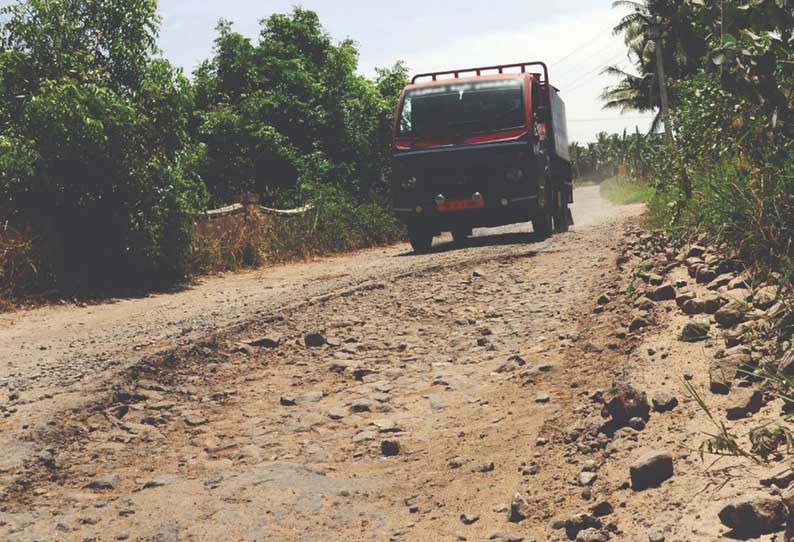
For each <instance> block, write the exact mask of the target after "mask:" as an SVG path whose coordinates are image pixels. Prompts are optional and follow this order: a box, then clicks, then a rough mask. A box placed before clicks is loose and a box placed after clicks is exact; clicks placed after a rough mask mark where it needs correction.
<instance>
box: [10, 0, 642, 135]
mask: <svg viewBox="0 0 794 542" xmlns="http://www.w3.org/2000/svg"><path fill="white" fill-rule="evenodd" d="M9 3H10V1H9V0H0V5H4V4H5V5H7V4H9ZM298 3H299V4H300V5H301V6H302V7H304V8H306V9H311V10H314V11H316V12H317V13H318V14H319V16H320V20H321V21H322V23H323V25H324V26H325V28H326V30H328V32H329V33H330V34H331V36H332V37H333V38H334V40H336V41H341V40H343V39H345V38H352V39H353V40H355V41H356V42H357V44H358V47H359V51H360V55H361V56H360V63H359V71H360V72H361V73H362V74H364V75H367V76H373V75H374V73H375V72H374V70H375V68H376V67H378V66H391V65H393V64H394V63H395V62H396V61H397V60H404V61H405V62H406V64H407V65H408V67H409V68H410V70H411V72H412V73H419V72H426V71H443V70H448V69H456V68H466V67H472V66H478V65H479V66H482V65H494V64H507V63H513V62H522V61H529V60H544V61H546V62H548V63H549V65H550V79H551V82H552V84H554V85H555V86H556V87H558V88H559V89H560V90H561V93H562V94H561V95H562V97H563V99H564V100H565V102H566V107H567V113H568V132H569V135H570V137H571V139H572V140H573V141H579V142H582V143H586V142H588V141H592V140H594V139H595V134H597V133H598V132H601V131H606V132H622V131H623V130H624V129H628V130H630V131H633V130H634V129H635V127H636V126H639V129H640V130H642V131H646V130H647V129H648V127H649V126H650V117H651V116H650V115H647V114H645V115H640V114H638V113H636V112H628V113H626V114H625V115H621V114H620V112H619V111H616V110H604V109H603V108H602V106H603V104H602V101H601V100H600V98H599V95H600V94H601V92H602V91H603V89H604V87H606V86H608V85H610V84H613V83H614V82H615V80H614V79H613V78H610V77H608V76H604V75H600V71H601V70H602V69H603V68H604V67H605V66H607V65H609V64H618V65H620V66H621V67H623V68H628V67H630V63H629V61H628V59H627V57H626V48H625V46H624V44H623V41H622V38H621V37H619V36H613V35H612V32H611V29H612V26H614V24H615V22H616V21H617V20H618V19H619V18H620V16H621V15H622V12H621V11H618V10H615V9H613V8H612V7H611V4H612V1H611V0H567V1H559V0H558V1H556V2H555V1H554V0H491V1H484V0H454V1H448V0H432V1H430V0H400V1H399V2H394V1H388V2H387V1H384V0H303V1H302V2H296V1H295V0H159V10H160V14H161V16H162V27H161V31H160V43H159V45H160V48H161V49H162V50H163V53H164V55H165V56H166V57H167V58H168V59H170V60H171V61H172V62H173V63H175V64H176V65H178V66H181V67H182V68H183V69H184V70H185V73H186V74H190V73H192V71H193V69H194V68H195V67H196V66H197V65H198V64H199V63H200V62H201V61H202V60H205V59H207V58H209V57H210V56H211V55H212V47H213V40H214V39H215V37H216V35H217V34H216V31H215V27H216V25H217V23H218V20H219V19H221V18H223V19H227V20H229V21H231V22H232V23H233V28H234V30H235V31H237V32H240V33H241V34H244V35H246V36H249V37H251V38H252V39H257V36H258V33H259V21H260V20H261V19H262V18H265V17H267V16H269V15H271V14H273V13H284V12H289V11H291V10H292V8H293V6H294V5H296V4H298Z"/></svg>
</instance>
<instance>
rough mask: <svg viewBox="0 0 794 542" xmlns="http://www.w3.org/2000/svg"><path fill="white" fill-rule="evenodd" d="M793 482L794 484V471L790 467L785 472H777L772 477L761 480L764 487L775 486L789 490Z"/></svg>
mask: <svg viewBox="0 0 794 542" xmlns="http://www.w3.org/2000/svg"><path fill="white" fill-rule="evenodd" d="M791 482H794V470H792V469H791V468H790V467H786V468H784V469H783V470H780V471H777V472H776V473H775V474H773V475H772V476H769V477H767V478H762V479H761V485H762V486H767V487H769V486H775V487H777V488H779V489H785V488H787V487H788V486H789V484H791Z"/></svg>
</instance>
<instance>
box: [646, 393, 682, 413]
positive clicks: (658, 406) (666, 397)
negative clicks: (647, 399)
mask: <svg viewBox="0 0 794 542" xmlns="http://www.w3.org/2000/svg"><path fill="white" fill-rule="evenodd" d="M651 403H652V404H653V409H654V410H655V411H656V412H670V411H671V410H673V409H674V408H675V407H677V406H678V399H676V398H675V396H674V395H673V394H672V393H670V392H667V391H660V392H658V393H657V394H656V395H654V396H653V399H651Z"/></svg>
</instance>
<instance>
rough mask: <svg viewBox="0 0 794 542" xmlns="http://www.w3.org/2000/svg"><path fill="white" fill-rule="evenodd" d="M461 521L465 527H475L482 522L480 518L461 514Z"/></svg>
mask: <svg viewBox="0 0 794 542" xmlns="http://www.w3.org/2000/svg"><path fill="white" fill-rule="evenodd" d="M460 520H461V521H462V522H463V524H464V525H474V524H475V523H477V522H478V521H479V520H480V516H471V515H469V514H461V515H460Z"/></svg>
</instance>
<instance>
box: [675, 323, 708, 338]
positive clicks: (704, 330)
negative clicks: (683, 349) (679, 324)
mask: <svg viewBox="0 0 794 542" xmlns="http://www.w3.org/2000/svg"><path fill="white" fill-rule="evenodd" d="M710 330H711V324H710V323H709V322H708V320H692V321H690V322H687V323H686V324H685V325H684V328H683V329H682V330H681V335H680V336H679V339H680V340H682V341H684V342H687V343H695V342H698V341H705V340H706V339H707V338H708V336H709V331H710Z"/></svg>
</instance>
